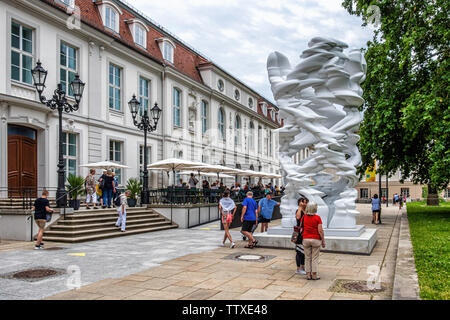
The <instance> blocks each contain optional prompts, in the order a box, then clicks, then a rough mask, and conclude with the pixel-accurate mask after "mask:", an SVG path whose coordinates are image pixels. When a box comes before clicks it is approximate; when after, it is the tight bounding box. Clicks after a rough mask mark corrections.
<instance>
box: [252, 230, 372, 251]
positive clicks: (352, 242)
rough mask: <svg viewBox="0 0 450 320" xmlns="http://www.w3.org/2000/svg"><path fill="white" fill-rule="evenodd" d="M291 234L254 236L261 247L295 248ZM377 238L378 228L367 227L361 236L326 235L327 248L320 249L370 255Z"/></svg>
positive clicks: (265, 233)
mask: <svg viewBox="0 0 450 320" xmlns="http://www.w3.org/2000/svg"><path fill="white" fill-rule="evenodd" d="M283 229H285V228H283ZM286 229H287V228H286ZM269 230H270V229H269ZM291 234H292V231H291ZM291 234H289V235H281V234H268V233H267V232H264V233H255V234H254V237H255V239H256V240H258V246H259V247H267V248H284V249H294V248H295V244H293V243H292V242H291ZM377 238H378V236H377V229H365V231H364V232H363V233H362V234H361V235H360V236H359V237H344V236H327V235H325V248H322V247H321V248H320V250H321V251H324V252H340V253H353V254H366V255H370V254H371V253H372V250H373V248H374V247H375V244H376V242H377Z"/></svg>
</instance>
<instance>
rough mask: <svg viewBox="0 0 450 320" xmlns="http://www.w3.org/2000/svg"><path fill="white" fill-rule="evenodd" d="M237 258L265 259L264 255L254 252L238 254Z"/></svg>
mask: <svg viewBox="0 0 450 320" xmlns="http://www.w3.org/2000/svg"><path fill="white" fill-rule="evenodd" d="M235 258H236V259H238V260H251V261H255V260H264V257H263V256H260V255H253V254H244V255H237V256H236V257H235Z"/></svg>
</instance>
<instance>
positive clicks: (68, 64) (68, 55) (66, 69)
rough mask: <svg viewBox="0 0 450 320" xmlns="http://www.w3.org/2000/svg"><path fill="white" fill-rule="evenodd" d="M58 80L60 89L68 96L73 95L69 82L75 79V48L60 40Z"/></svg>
mask: <svg viewBox="0 0 450 320" xmlns="http://www.w3.org/2000/svg"><path fill="white" fill-rule="evenodd" d="M59 60H60V61H59V64H60V66H61V67H60V72H59V76H60V82H61V85H62V89H63V90H64V92H66V94H67V95H68V96H71V97H73V92H72V88H71V87H70V83H71V82H72V81H73V79H75V75H76V74H77V49H76V48H74V47H72V46H70V45H68V44H65V43H64V42H61V46H60V59H59Z"/></svg>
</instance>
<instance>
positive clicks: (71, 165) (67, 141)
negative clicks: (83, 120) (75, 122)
mask: <svg viewBox="0 0 450 320" xmlns="http://www.w3.org/2000/svg"><path fill="white" fill-rule="evenodd" d="M63 157H64V164H65V168H66V178H67V177H68V176H69V174H73V175H76V174H77V135H76V134H74V133H67V132H63Z"/></svg>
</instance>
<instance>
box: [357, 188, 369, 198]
mask: <svg viewBox="0 0 450 320" xmlns="http://www.w3.org/2000/svg"><path fill="white" fill-rule="evenodd" d="M359 197H360V198H361V199H368V198H369V189H360V190H359Z"/></svg>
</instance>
